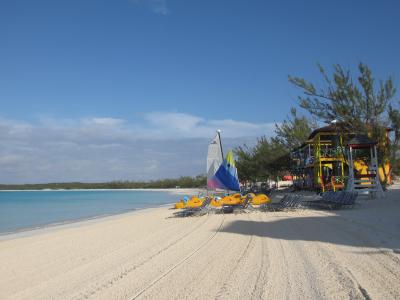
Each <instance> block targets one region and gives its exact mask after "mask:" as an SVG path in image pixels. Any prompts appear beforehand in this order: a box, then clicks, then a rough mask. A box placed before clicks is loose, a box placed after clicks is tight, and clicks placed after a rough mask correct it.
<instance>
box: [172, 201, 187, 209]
mask: <svg viewBox="0 0 400 300" xmlns="http://www.w3.org/2000/svg"><path fill="white" fill-rule="evenodd" d="M185 207H186V202H185V201H183V200H181V201H179V202H176V203H175V205H174V208H175V209H182V208H185Z"/></svg>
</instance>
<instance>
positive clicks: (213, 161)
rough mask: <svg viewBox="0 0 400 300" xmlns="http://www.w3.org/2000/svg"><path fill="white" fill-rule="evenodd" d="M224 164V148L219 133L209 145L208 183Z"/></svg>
mask: <svg viewBox="0 0 400 300" xmlns="http://www.w3.org/2000/svg"><path fill="white" fill-rule="evenodd" d="M222 162H223V155H222V147H221V140H220V136H219V133H217V134H216V135H215V137H214V139H213V140H212V141H211V143H210V144H209V145H208V154H207V182H209V180H211V179H212V177H213V176H214V175H215V173H216V172H217V171H218V168H219V167H220V165H221V164H222Z"/></svg>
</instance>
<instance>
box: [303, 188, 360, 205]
mask: <svg viewBox="0 0 400 300" xmlns="http://www.w3.org/2000/svg"><path fill="white" fill-rule="evenodd" d="M356 198H357V193H353V192H346V191H338V192H333V191H329V192H325V193H323V194H322V196H321V198H320V199H318V200H314V201H307V205H308V206H309V207H313V208H320V209H330V210H332V209H340V208H343V207H353V206H354V204H355V200H356Z"/></svg>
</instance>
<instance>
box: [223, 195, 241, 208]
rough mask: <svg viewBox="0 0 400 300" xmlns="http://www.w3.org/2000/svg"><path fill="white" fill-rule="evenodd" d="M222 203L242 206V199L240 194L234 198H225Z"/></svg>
mask: <svg viewBox="0 0 400 300" xmlns="http://www.w3.org/2000/svg"><path fill="white" fill-rule="evenodd" d="M237 195H238V196H237ZM221 202H222V205H239V204H242V198H241V196H240V194H235V195H233V196H225V197H224V198H222V199H221Z"/></svg>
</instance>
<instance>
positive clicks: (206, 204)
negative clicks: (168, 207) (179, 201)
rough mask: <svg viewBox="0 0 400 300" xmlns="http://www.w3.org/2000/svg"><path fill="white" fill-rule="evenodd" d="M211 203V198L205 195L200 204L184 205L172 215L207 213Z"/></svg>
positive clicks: (182, 215) (183, 215) (185, 215)
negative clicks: (193, 205) (195, 205)
mask: <svg viewBox="0 0 400 300" xmlns="http://www.w3.org/2000/svg"><path fill="white" fill-rule="evenodd" d="M210 203H211V198H209V197H206V198H205V199H204V201H203V202H202V204H201V205H200V206H198V207H185V208H183V209H181V210H180V211H178V212H176V213H175V214H174V215H175V216H179V217H188V216H194V215H203V214H207V213H208V208H209V205H210Z"/></svg>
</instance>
